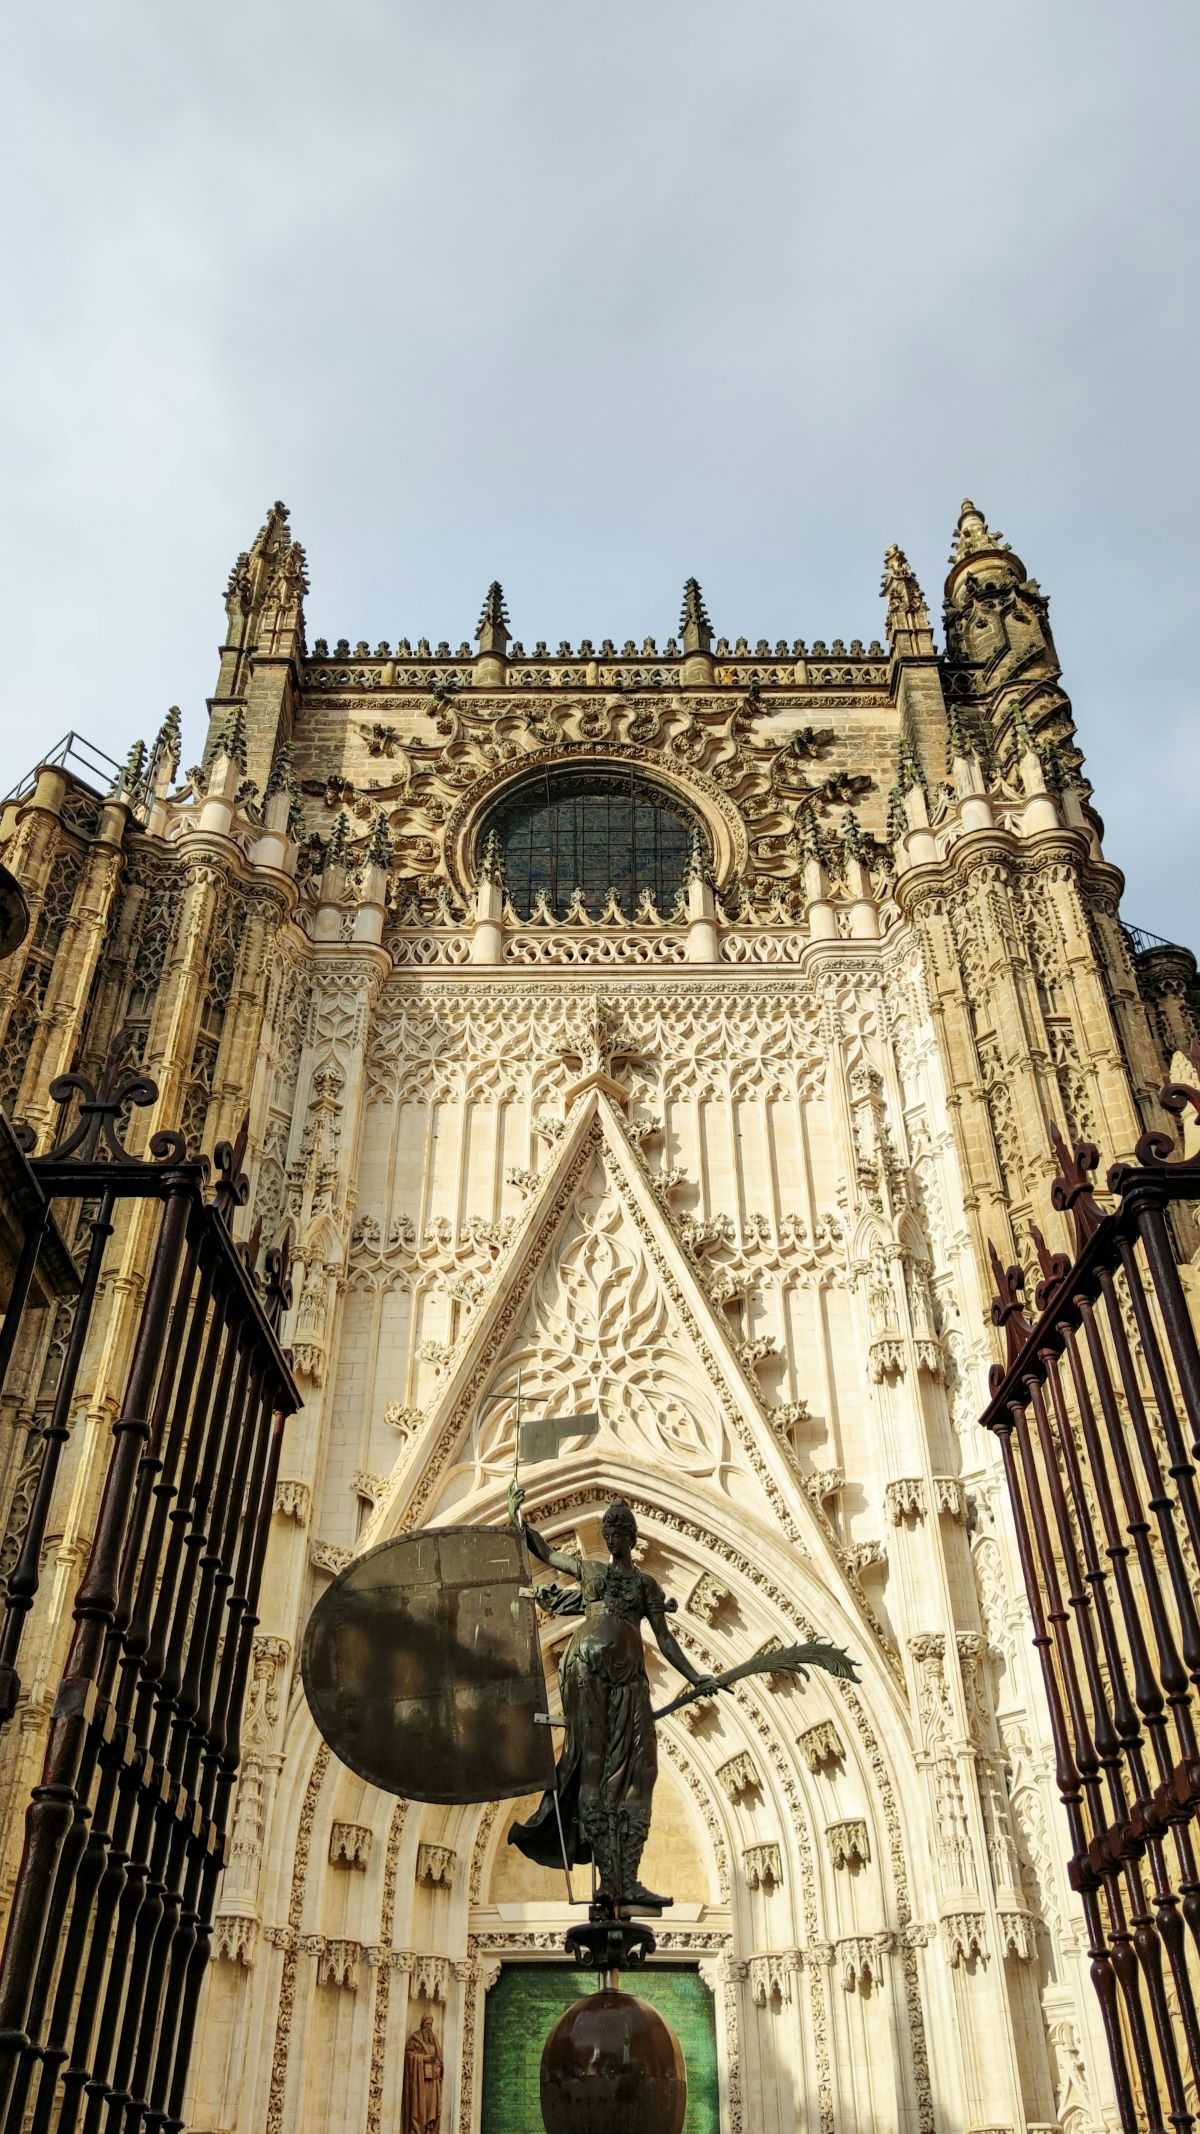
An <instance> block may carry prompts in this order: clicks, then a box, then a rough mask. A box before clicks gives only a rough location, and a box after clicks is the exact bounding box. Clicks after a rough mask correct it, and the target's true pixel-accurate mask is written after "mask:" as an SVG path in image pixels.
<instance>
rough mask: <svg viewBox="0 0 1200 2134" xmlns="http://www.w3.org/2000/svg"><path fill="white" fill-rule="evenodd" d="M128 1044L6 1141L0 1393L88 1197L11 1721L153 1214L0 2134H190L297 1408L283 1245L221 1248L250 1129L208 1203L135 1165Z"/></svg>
mask: <svg viewBox="0 0 1200 2134" xmlns="http://www.w3.org/2000/svg"><path fill="white" fill-rule="evenodd" d="M123 1049H124V1048H123V1046H122V1044H121V1041H120V1040H118V1045H117V1048H116V1052H115V1054H114V1058H113V1060H112V1061H111V1062H110V1064H109V1066H108V1068H107V1069H106V1071H105V1074H104V1077H103V1079H102V1081H101V1083H100V1086H99V1087H98V1088H93V1087H92V1086H91V1085H90V1084H89V1083H88V1082H87V1081H85V1080H84V1078H83V1077H82V1076H79V1075H67V1076H64V1077H62V1078H61V1079H60V1080H59V1081H57V1082H55V1083H53V1084H52V1085H51V1092H50V1093H51V1096H52V1097H53V1099H54V1100H55V1102H56V1104H57V1105H58V1106H59V1125H58V1130H57V1133H56V1136H55V1140H54V1144H53V1146H52V1147H51V1148H50V1149H49V1150H48V1151H47V1152H46V1153H45V1154H44V1155H40V1156H39V1155H37V1154H34V1153H32V1150H31V1138H32V1137H30V1136H28V1135H25V1136H24V1138H23V1146H24V1149H25V1152H26V1156H27V1157H28V1176H27V1178H26V1180H25V1185H26V1195H25V1198H26V1203H27V1205H32V1207H33V1209H34V1213H33V1216H32V1219H31V1220H30V1221H29V1222H28V1227H27V1231H26V1236H25V1241H24V1246H23V1249H22V1251H21V1253H20V1256H19V1259H18V1263H17V1266H16V1269H15V1273H14V1276H13V1282H12V1290H11V1295H10V1300H9V1306H8V1311H7V1314H6V1317H5V1320H4V1324H3V1328H2V1330H0V1387H2V1385H3V1377H4V1372H5V1370H6V1369H7V1368H8V1366H9V1364H10V1362H11V1359H12V1356H13V1353H14V1349H15V1347H16V1344H17V1340H18V1335H19V1333H20V1329H21V1325H22V1320H23V1315H24V1313H25V1311H26V1308H27V1305H28V1300H29V1292H30V1284H31V1282H32V1280H33V1278H34V1270H35V1266H36V1262H37V1259H38V1254H39V1251H40V1250H41V1249H42V1247H43V1245H44V1242H45V1238H46V1235H47V1233H48V1232H49V1231H50V1230H51V1229H52V1227H53V1223H52V1210H53V1207H54V1205H55V1204H56V1203H74V1204H76V1206H77V1207H81V1211H82V1221H81V1229H82V1230H83V1232H84V1233H85V1234H86V1236H87V1249H86V1254H85V1257H84V1264H83V1268H82V1276H81V1283H80V1289H79V1294H78V1297H77V1299H76V1300H75V1302H74V1305H73V1307H72V1318H71V1324H70V1331H69V1335H68V1339H67V1344H66V1349H65V1353H64V1358H63V1364H62V1370H61V1375H60V1377H59V1381H58V1385H57V1388H56V1391H55V1395H54V1401H53V1407H52V1409H51V1411H50V1414H49V1417H48V1419H47V1421H46V1422H45V1424H44V1427H43V1428H42V1431H41V1464H40V1469H39V1471H38V1475H37V1480H36V1483H35V1486H34V1492H33V1497H32V1503H31V1508H30V1511H29V1514H28V1518H27V1520H26V1524H25V1529H24V1533H23V1536H22V1540H21V1546H20V1554H19V1557H18V1560H17V1563H16V1567H15V1569H14V1571H13V1573H12V1575H11V1577H10V1579H9V1582H8V1590H7V1598H6V1603H5V1608H4V1614H3V1621H2V1627H0V1726H2V1725H3V1724H4V1723H5V1722H6V1721H7V1720H8V1719H9V1718H10V1717H11V1715H12V1713H13V1710H14V1708H15V1706H16V1704H17V1701H18V1697H19V1694H20V1655H21V1642H22V1632H23V1629H24V1627H25V1624H26V1622H27V1619H28V1615H29V1611H30V1609H31V1607H32V1605H33V1602H34V1599H35V1596H36V1593H37V1586H38V1578H39V1568H40V1562H41V1556H42V1550H43V1544H44V1542H45V1538H46V1533H47V1528H48V1521H49V1518H50V1509H51V1503H52V1500H53V1496H54V1490H55V1482H56V1479H57V1475H58V1469H59V1462H60V1456H61V1453H62V1448H63V1445H64V1443H65V1442H66V1440H67V1437H68V1433H69V1428H70V1424H71V1420H72V1410H73V1406H74V1403H75V1398H76V1390H77V1385H78V1380H79V1371H80V1365H81V1362H82V1359H83V1356H84V1351H85V1346H86V1343H87V1341H88V1336H89V1333H90V1332H91V1331H92V1329H93V1322H94V1319H95V1306H96V1301H97V1294H98V1287H99V1282H100V1276H101V1271H102V1268H103V1267H104V1263H105V1254H106V1250H107V1247H108V1243H109V1240H110V1238H111V1236H112V1234H113V1230H114V1226H115V1223H116V1221H117V1219H118V1215H119V1213H120V1212H121V1211H122V1210H123V1209H124V1208H125V1207H126V1205H127V1204H130V1203H133V1202H143V1203H147V1204H148V1208H147V1209H144V1210H143V1211H142V1219H143V1221H144V1222H145V1224H146V1228H147V1231H148V1233H149V1234H148V1236H147V1241H146V1251H145V1256H144V1259H143V1258H142V1256H141V1255H140V1254H139V1256H138V1267H139V1270H144V1286H143V1288H142V1294H141V1302H140V1308H139V1310H138V1313H137V1323H136V1328H135V1330H134V1333H133V1338H132V1345H131V1348H130V1351H129V1358H130V1360H129V1363H128V1366H127V1368H126V1371H125V1374H124V1390H123V1393H122V1396H121V1398H120V1401H119V1405H117V1407H116V1416H115V1420H114V1422H113V1425H112V1445H111V1451H110V1453H109V1456H108V1462H107V1470H106V1473H105V1477H104V1482H103V1487H102V1490H101V1494H100V1499H99V1506H98V1510H97V1512H96V1516H95V1521H94V1528H93V1532H92V1537H91V1545H90V1549H89V1552H88V1557H87V1561H86V1564H85V1566H84V1569H83V1574H82V1577H81V1579H80V1582H79V1586H78V1588H77V1591H76V1594H75V1605H74V1628H73V1632H72V1635H71V1639H70V1645H69V1650H68V1652H67V1656H66V1660H65V1664H64V1665H63V1668H62V1672H61V1678H60V1680H59V1683H58V1690H57V1696H56V1698H55V1702H54V1706H53V1711H52V1715H51V1720H50V1728H49V1737H48V1741H47V1746H46V1753H45V1760H44V1764H43V1769H42V1775H41V1780H40V1783H39V1784H38V1785H37V1786H36V1787H35V1788H34V1790H33V1793H32V1796H31V1798H30V1801H29V1806H28V1810H27V1814H26V1825H25V1844H24V1852H23V1856H22V1860H21V1866H20V1870H19V1874H18V1879H17V1884H16V1890H15V1893H14V1898H13V1904H12V1909H11V1912H10V1915H9V1920H8V1925H7V1933H6V1937H5V1942H4V1951H3V1959H2V1961H0V2125H2V2127H3V2130H4V2134H20V2130H21V2129H22V2128H30V2129H34V2130H37V2134H46V2130H49V2129H51V2128H54V2129H56V2130H59V2134H68V2130H70V2129H73V2128H76V2127H82V2128H83V2129H84V2130H86V2134H99V2130H100V2128H101V2127H103V2128H104V2129H105V2130H106V2134H134V2130H135V2129H143V2128H144V2129H153V2130H154V2134H166V2130H170V2134H175V2130H178V2129H180V2128H182V2126H183V2117H182V2110H183V2095H184V2087H185V2083H186V2080H187V2072H188V2060H189V2055H190V2051H191V2044H192V2032H193V2026H194V2022H195V2015H196V2007H197V2002H198V1999H199V1994H200V1987H201V1982H202V1979H203V1976H204V1969H205V1965H206V1963H207V1960H208V1953H209V1941H210V1936H211V1922H212V1912H213V1902H214V1897H215V1893H216V1886H217V1881H218V1877H219V1875H220V1872H221V1869H222V1867H223V1866H224V1864H225V1854H226V1826H227V1820H228V1810H229V1802H230V1795H231V1793H232V1790H233V1785H234V1780H235V1776H236V1773H237V1766H238V1753H239V1734H240V1725H241V1713H242V1701H243V1696H244V1693H245V1687H246V1680H247V1673H248V1668H249V1663H250V1658H251V1648H252V1641H253V1636H254V1629H255V1625H256V1623H257V1620H258V1617H257V1613H256V1608H257V1601H258V1593H259V1586H260V1583H261V1578H262V1568H263V1557H264V1554H265V1550H266V1542H267V1530H268V1525H269V1521H270V1516H271V1508H272V1503H273V1498H274V1490H275V1481H276V1475H277V1471H278V1464H279V1453H280V1445H281V1438H282V1430H283V1423H284V1419H285V1417H286V1416H287V1415H289V1414H290V1413H292V1412H293V1411H294V1410H295V1409H296V1408H298V1407H299V1406H300V1396H299V1394H298V1392H297V1390H296V1387H295V1384H294V1382H293V1379H292V1376H291V1372H290V1370H289V1368H288V1363H287V1359H286V1357H285V1355H284V1353H283V1351H282V1349H281V1348H280V1345H279V1339H278V1329H279V1323H280V1319H281V1316H282V1313H283V1311H284V1309H285V1308H286V1306H287V1303H288V1301H289V1292H288V1271H287V1254H286V1247H285V1248H284V1249H283V1250H282V1251H275V1252H271V1253H268V1254H267V1257H266V1263H265V1271H264V1279H263V1281H262V1283H261V1285H260V1282H259V1278H258V1275H257V1272H256V1261H257V1258H258V1249H259V1247H258V1240H257V1239H256V1238H252V1239H251V1240H250V1241H249V1243H248V1244H245V1245H239V1244H235V1243H234V1241H233V1238H232V1235H231V1228H230V1225H231V1222H232V1217H233V1213H234V1210H235V1209H236V1208H237V1207H238V1206H240V1205H242V1204H243V1203H244V1201H245V1199H246V1192H247V1188H246V1181H245V1178H244V1177H243V1176H242V1173H241V1161H242V1158H243V1156H244V1153H245V1129H244V1128H243V1132H242V1135H241V1137H240V1138H239V1141H238V1142H237V1143H236V1144H233V1145H231V1144H230V1143H228V1142H224V1143H222V1144H220V1146H219V1147H218V1148H217V1151H216V1157H215V1161H216V1167H217V1170H218V1172H219V1174H220V1176H219V1180H218V1183H217V1186H216V1189H215V1192H214V1193H213V1195H212V1197H211V1199H210V1198H208V1197H206V1194H205V1190H204V1188H205V1184H206V1179H207V1169H208V1167H207V1165H206V1164H204V1163H203V1162H189V1161H187V1159H186V1148H185V1144H184V1141H183V1137H182V1136H181V1135H180V1134H177V1133H159V1134H156V1135H154V1136H153V1138H152V1140H151V1142H150V1145H149V1150H148V1153H147V1155H146V1157H145V1158H144V1159H142V1158H136V1157H133V1156H131V1155H130V1154H129V1153H128V1152H127V1150H126V1148H125V1146H124V1143H123V1140H122V1132H121V1128H122V1121H123V1119H124V1118H125V1117H126V1116H127V1114H128V1111H129V1107H131V1106H137V1105H143V1106H144V1105H149V1104H152V1103H153V1102H154V1101H155V1100H156V1098H157V1095H158V1091H157V1088H156V1087H155V1084H154V1083H153V1082H152V1081H150V1080H149V1079H148V1078H147V1077H146V1076H145V1075H143V1074H141V1073H140V1072H139V1071H137V1070H133V1069H128V1068H125V1067H124V1066H123V1065H122V1052H123ZM17 1132H18V1133H20V1129H18V1130H17Z"/></svg>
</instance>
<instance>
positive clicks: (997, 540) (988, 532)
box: [950, 496, 1008, 570]
mask: <svg viewBox="0 0 1200 2134" xmlns="http://www.w3.org/2000/svg"><path fill="white" fill-rule="evenodd" d="M1007 550H1008V542H1007V541H1006V540H1005V538H1004V535H1003V534H1002V533H993V531H992V529H991V527H990V526H989V525H988V522H987V520H986V519H985V518H984V515H983V513H982V512H981V511H980V509H979V506H978V505H977V504H973V503H972V502H971V499H970V497H969V496H965V497H964V498H963V501H962V510H961V511H960V512H959V514H958V524H957V526H956V527H955V529H954V539H953V541H952V542H951V544H950V568H951V570H953V568H954V566H955V564H956V563H962V562H963V561H964V560H965V559H966V557H968V556H984V555H989V556H995V555H1004V554H1005V553H1006V552H1007Z"/></svg>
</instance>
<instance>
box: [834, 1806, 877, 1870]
mask: <svg viewBox="0 0 1200 2134" xmlns="http://www.w3.org/2000/svg"><path fill="white" fill-rule="evenodd" d="M825 1846H826V1850H827V1851H828V1854H829V1859H830V1864H831V1866H833V1867H865V1866H866V1865H867V1863H868V1861H869V1860H870V1857H871V1845H870V1840H869V1839H868V1837H867V1826H866V1824H865V1823H864V1822H863V1820H862V1818H861V1817H859V1816H850V1817H848V1818H847V1819H846V1820H845V1821H844V1822H840V1823H827V1824H826V1825H825Z"/></svg>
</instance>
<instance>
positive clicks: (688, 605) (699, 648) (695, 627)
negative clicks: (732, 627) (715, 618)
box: [679, 578, 712, 653]
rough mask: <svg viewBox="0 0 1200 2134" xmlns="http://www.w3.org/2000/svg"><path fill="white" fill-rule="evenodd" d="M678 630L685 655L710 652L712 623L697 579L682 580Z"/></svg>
mask: <svg viewBox="0 0 1200 2134" xmlns="http://www.w3.org/2000/svg"><path fill="white" fill-rule="evenodd" d="M679 628H680V633H681V635H682V637H683V649H684V651H685V653H687V652H711V651H712V623H711V622H710V621H709V618H708V609H707V608H706V607H705V605H704V595H703V593H702V592H701V590H700V580H699V579H698V578H687V579H685V580H684V586H683V605H682V607H681V609H680V612H679Z"/></svg>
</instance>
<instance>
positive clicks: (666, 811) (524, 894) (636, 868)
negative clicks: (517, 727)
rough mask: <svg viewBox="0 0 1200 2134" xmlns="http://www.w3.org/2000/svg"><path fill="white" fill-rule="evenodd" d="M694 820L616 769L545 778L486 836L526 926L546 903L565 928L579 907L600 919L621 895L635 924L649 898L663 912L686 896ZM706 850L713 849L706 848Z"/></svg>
mask: <svg viewBox="0 0 1200 2134" xmlns="http://www.w3.org/2000/svg"><path fill="white" fill-rule="evenodd" d="M699 827H700V825H699V824H698V822H697V820H696V818H695V817H694V816H693V815H692V814H691V813H690V812H689V811H688V810H687V809H686V808H685V807H684V806H683V804H682V803H681V802H680V801H679V800H678V799H676V797H675V796H674V795H673V794H668V793H666V792H664V791H663V789H662V788H661V787H659V786H656V785H654V784H653V783H651V781H650V780H649V779H647V778H644V777H640V776H638V775H637V774H636V773H635V772H634V771H632V770H630V771H626V770H624V769H623V768H620V767H618V766H617V765H607V766H606V765H592V766H588V767H583V768H580V769H570V770H559V771H545V772H543V773H541V774H540V775H539V776H537V777H536V778H532V779H528V780H526V781H524V782H523V783H522V784H521V785H520V786H519V787H518V789H517V790H516V792H515V793H511V794H509V795H507V796H506V797H505V798H504V799H503V800H502V801H501V802H500V804H499V806H498V807H497V808H496V809H495V810H494V811H493V813H492V814H491V816H490V817H489V818H488V821H487V822H486V824H485V825H484V827H483V831H482V833H481V840H482V838H486V836H487V834H488V832H489V831H492V830H494V831H495V832H496V835H497V837H498V838H499V841H500V844H501V847H502V849H503V852H504V863H505V875H506V880H507V884H508V894H509V897H510V899H511V902H512V905H513V908H514V910H515V911H516V912H517V913H518V914H519V915H520V917H522V918H527V917H528V916H529V914H530V913H531V912H532V911H533V910H534V908H535V906H538V904H539V899H544V904H545V905H548V906H549V908H550V910H551V911H552V912H553V913H554V916H555V917H556V918H558V919H565V918H566V917H567V916H568V912H569V911H570V910H571V908H572V905H573V904H574V909H575V912H576V913H577V912H578V908H579V903H580V900H582V904H583V906H584V907H585V909H586V910H587V912H588V913H589V914H590V916H591V917H592V918H597V917H598V916H599V914H600V912H601V911H602V909H603V907H604V905H605V904H606V902H607V900H608V895H609V891H610V890H612V889H615V890H616V892H617V900H618V902H619V904H620V906H621V909H622V910H623V911H624V913H625V914H626V915H627V916H631V915H632V914H633V913H634V911H635V910H636V909H637V906H638V903H639V900H640V899H641V897H642V895H643V893H644V892H645V891H649V894H650V897H651V899H652V901H653V904H654V906H655V907H656V909H657V910H658V911H659V912H667V911H669V910H670V908H671V906H672V904H673V902H674V899H675V896H676V893H677V892H678V891H679V890H680V889H681V888H682V887H683V883H684V879H685V875H686V871H687V864H688V857H689V854H690V851H691V844H692V835H693V831H694V830H696V829H697V828H699ZM706 842H707V840H706Z"/></svg>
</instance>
